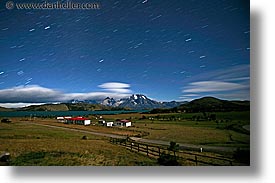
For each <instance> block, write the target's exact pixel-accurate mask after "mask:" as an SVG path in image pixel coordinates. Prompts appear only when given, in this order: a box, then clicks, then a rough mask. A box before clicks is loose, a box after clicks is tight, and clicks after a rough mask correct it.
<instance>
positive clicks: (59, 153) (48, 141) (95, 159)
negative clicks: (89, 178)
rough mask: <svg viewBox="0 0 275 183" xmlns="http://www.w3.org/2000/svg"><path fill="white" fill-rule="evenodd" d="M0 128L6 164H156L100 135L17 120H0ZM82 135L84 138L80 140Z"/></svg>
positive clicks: (1, 146)
mask: <svg viewBox="0 0 275 183" xmlns="http://www.w3.org/2000/svg"><path fill="white" fill-rule="evenodd" d="M0 131H1V133H0V144H1V145H0V152H10V153H11V162H10V165H16V166H21V165H27V166H33V165H38V166H53V165H55V166H63V165H64V166H87V165H95V166H113V165H117V166H126V165H132V166H134V165H157V164H156V160H154V159H150V158H148V157H146V156H144V155H140V154H137V153H134V152H130V151H128V150H126V149H125V148H123V147H120V146H116V145H113V144H110V143H109V142H108V139H106V138H104V137H98V136H93V135H87V134H83V133H79V132H71V131H65V130H59V129H52V128H47V127H42V126H36V125H30V124H23V123H20V122H13V123H11V124H3V123H0ZM83 135H86V136H87V137H88V140H81V138H82V137H83Z"/></svg>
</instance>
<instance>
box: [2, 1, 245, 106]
mask: <svg viewBox="0 0 275 183" xmlns="http://www.w3.org/2000/svg"><path fill="white" fill-rule="evenodd" d="M76 1H77V0H74V1H73V2H76ZM14 2H15V3H20V2H34V1H27V0H26V1H19V0H17V1H14ZM50 2H51V1H50ZM52 2H54V1H52ZM77 2H98V3H99V4H100V9H99V10H16V9H13V10H7V9H6V8H5V3H6V1H1V3H0V5H1V6H0V50H1V51H0V103H17V102H23V103H33V102H41V103H43V102H52V101H55V100H59V99H56V98H55V99H52V98H51V97H52V96H47V95H48V94H49V93H52V94H53V95H54V94H55V92H56V93H58V94H59V95H60V96H64V95H66V97H68V98H70V97H71V96H73V98H77V97H76V96H81V97H83V96H84V95H85V93H88V94H87V96H89V97H90V98H92V97H95V96H97V95H102V94H104V95H105V94H106V95H107V94H108V93H111V94H112V95H114V96H116V94H117V96H122V95H128V94H131V93H142V94H146V95H147V96H148V97H150V98H153V99H156V100H162V101H167V100H190V99H193V98H199V97H202V96H209V95H211V96H215V97H218V98H223V99H241V100H243V99H249V80H250V74H249V64H250V61H249V55H250V41H249V38H250V22H249V17H250V15H249V1H248V0H209V1H201V0H178V1H177V0H169V1H168V0H166V1H164V0H162V1H161V0H147V1H146V0H137V1H134V0H123V1H122V0H114V1H112V0H108V1H107V0H106V1H101V0H99V1H80V0H78V1H77ZM26 92H33V93H35V94H36V92H38V94H37V95H38V96H40V94H41V96H42V95H44V96H45V95H46V96H47V97H45V98H43V97H42V98H35V97H36V96H37V95H36V96H35V95H33V99H31V98H24V96H26V95H28V93H26ZM39 92H40V93H39ZM41 92H42V93H41ZM43 92H44V93H43ZM81 97H80V98H81ZM84 98H85V97H84Z"/></svg>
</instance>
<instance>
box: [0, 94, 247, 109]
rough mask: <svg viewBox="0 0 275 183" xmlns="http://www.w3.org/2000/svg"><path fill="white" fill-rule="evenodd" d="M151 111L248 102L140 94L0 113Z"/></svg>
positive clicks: (225, 106) (230, 106) (234, 105)
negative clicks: (169, 98) (179, 99)
mask: <svg viewBox="0 0 275 183" xmlns="http://www.w3.org/2000/svg"><path fill="white" fill-rule="evenodd" d="M144 109H147V110H152V111H151V112H152V113H159V112H161V113H162V112H204V111H208V112H211V111H245V110H246V111H248V110H249V109H250V102H249V101H228V100H221V99H217V98H214V97H203V98H200V99H195V100H192V101H190V102H186V101H185V102H184V101H183V102H177V101H171V102H159V101H156V100H153V99H150V98H148V97H146V96H145V95H142V94H134V95H131V96H129V97H127V98H122V99H117V100H116V99H113V98H110V97H106V98H105V99H97V100H84V101H80V100H71V101H68V102H66V103H60V104H43V105H32V106H27V107H22V108H14V109H11V108H4V107H0V111H94V110H144Z"/></svg>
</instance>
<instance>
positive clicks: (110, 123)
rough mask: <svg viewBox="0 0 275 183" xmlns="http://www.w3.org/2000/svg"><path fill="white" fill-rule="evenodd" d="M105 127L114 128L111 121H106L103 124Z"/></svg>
mask: <svg viewBox="0 0 275 183" xmlns="http://www.w3.org/2000/svg"><path fill="white" fill-rule="evenodd" d="M105 126H114V122H113V121H107V122H106V123H105Z"/></svg>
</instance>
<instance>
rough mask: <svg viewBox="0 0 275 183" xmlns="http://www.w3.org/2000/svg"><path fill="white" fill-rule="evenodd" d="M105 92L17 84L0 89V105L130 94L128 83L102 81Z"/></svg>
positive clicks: (126, 95) (92, 98) (121, 96)
mask: <svg viewBox="0 0 275 183" xmlns="http://www.w3.org/2000/svg"><path fill="white" fill-rule="evenodd" d="M99 87H100V88H103V89H104V90H106V92H88V93H64V92H62V91H60V90H56V89H50V88H45V87H41V86H38V85H28V86H18V87H13V88H8V89H2V90H0V102H1V103H0V106H3V107H8V106H9V107H22V106H27V105H34V104H42V103H54V102H66V101H70V100H97V99H104V98H106V97H112V98H115V99H120V98H124V97H128V96H130V95H131V90H130V89H129V88H130V85H129V84H125V83H104V84H102V85H99Z"/></svg>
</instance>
